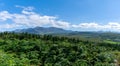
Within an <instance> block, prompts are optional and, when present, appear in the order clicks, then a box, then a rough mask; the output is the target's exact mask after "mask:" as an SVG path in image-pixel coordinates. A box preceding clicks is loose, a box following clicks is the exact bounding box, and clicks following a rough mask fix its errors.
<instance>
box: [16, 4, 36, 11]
mask: <svg viewBox="0 0 120 66" xmlns="http://www.w3.org/2000/svg"><path fill="white" fill-rule="evenodd" d="M15 7H17V8H22V9H23V10H25V11H32V10H33V9H35V8H34V7H32V6H28V7H24V6H20V5H16V6H15Z"/></svg>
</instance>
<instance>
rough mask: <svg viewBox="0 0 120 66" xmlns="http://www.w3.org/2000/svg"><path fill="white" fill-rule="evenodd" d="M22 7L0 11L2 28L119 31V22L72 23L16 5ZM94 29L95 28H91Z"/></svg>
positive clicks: (0, 25) (0, 26)
mask: <svg viewBox="0 0 120 66" xmlns="http://www.w3.org/2000/svg"><path fill="white" fill-rule="evenodd" d="M16 7H18V8H22V9H23V10H22V11H21V13H10V12H9V11H1V12H0V29H1V30H2V29H17V28H28V27H36V26H51V27H58V28H64V29H78V30H80V29H95V30H98V31H99V30H103V31H106V30H109V31H119V30H120V23H119V22H108V23H107V24H104V25H101V24H98V23H97V22H91V23H90V22H89V23H84V22H83V23H79V24H71V23H70V22H66V21H62V20H59V19H58V18H57V17H55V16H47V15H40V14H38V13H36V12H34V11H33V9H34V7H24V6H18V5H17V6H16ZM91 31H93V30H91Z"/></svg>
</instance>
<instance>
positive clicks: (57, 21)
mask: <svg viewBox="0 0 120 66" xmlns="http://www.w3.org/2000/svg"><path fill="white" fill-rule="evenodd" d="M119 6H120V0H0V31H5V30H14V29H22V28H29V27H36V26H43V27H44V26H52V27H58V28H64V29H72V30H78V31H100V30H103V31H119V30H120V8H119ZM26 13H27V14H26ZM4 14H5V15H4Z"/></svg>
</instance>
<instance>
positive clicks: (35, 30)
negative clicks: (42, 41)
mask: <svg viewBox="0 0 120 66" xmlns="http://www.w3.org/2000/svg"><path fill="white" fill-rule="evenodd" d="M14 32H18V33H22V32H27V33H32V34H62V33H71V32H73V31H70V30H64V29H62V28H56V27H35V28H27V29H17V30H14Z"/></svg>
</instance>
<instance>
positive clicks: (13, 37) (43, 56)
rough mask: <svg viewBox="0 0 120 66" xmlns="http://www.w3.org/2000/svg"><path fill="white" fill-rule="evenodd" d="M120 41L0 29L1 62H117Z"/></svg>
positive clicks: (102, 65) (11, 65) (110, 65)
mask: <svg viewBox="0 0 120 66" xmlns="http://www.w3.org/2000/svg"><path fill="white" fill-rule="evenodd" d="M119 47H120V45H119V44H109V43H102V42H90V41H86V40H84V41H83V40H80V39H78V38H68V37H62V36H61V37H58V36H52V35H37V34H28V33H8V32H4V33H0V50H1V52H0V66H116V65H118V64H119V62H120V57H119V55H120V48H119Z"/></svg>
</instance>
